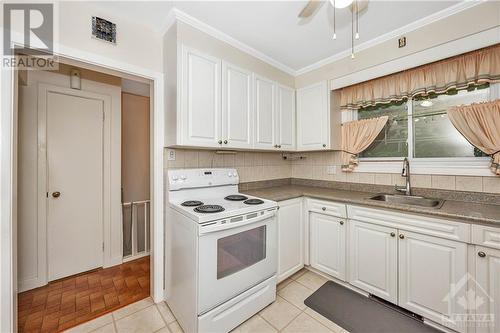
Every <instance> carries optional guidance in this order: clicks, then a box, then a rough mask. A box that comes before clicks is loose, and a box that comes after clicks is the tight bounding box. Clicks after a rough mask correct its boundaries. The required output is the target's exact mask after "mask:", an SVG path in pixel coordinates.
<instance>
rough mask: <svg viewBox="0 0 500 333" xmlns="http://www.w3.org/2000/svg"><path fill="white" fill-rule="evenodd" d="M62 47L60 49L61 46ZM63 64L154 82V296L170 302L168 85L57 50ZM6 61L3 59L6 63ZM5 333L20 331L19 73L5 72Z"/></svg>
mask: <svg viewBox="0 0 500 333" xmlns="http://www.w3.org/2000/svg"><path fill="white" fill-rule="evenodd" d="M12 39H13V40H12V42H11V47H12V48H14V47H24V46H25V45H24V38H23V36H22V35H21V34H17V33H13V34H12ZM56 44H57V43H56ZM54 49H55V50H58V52H57V53H56V55H57V56H59V57H60V58H62V59H67V60H70V61H75V62H79V63H81V64H84V65H85V66H87V67H88V68H93V69H94V70H96V68H97V70H99V69H101V71H103V72H105V73H106V72H107V73H115V75H118V76H120V77H127V76H132V77H134V78H136V77H139V78H142V79H144V80H147V81H150V82H151V96H152V98H151V111H152V112H151V115H152V116H151V117H150V122H151V123H150V128H151V141H150V142H151V143H152V144H151V147H150V149H151V155H150V156H151V173H150V174H151V177H150V182H151V194H150V195H151V213H152V227H151V241H152V244H151V245H152V246H151V257H150V258H151V259H150V260H151V284H152V290H151V296H152V298H153V300H154V302H156V303H158V302H161V301H163V300H164V299H165V288H164V225H163V207H164V202H163V197H164V192H163V179H164V176H163V149H164V131H165V122H164V112H165V111H164V82H165V74H164V73H163V72H161V71H155V70H151V69H149V68H145V67H141V66H137V65H134V64H130V63H126V62H122V61H116V60H114V59H111V58H107V57H103V56H101V55H99V54H96V53H91V52H87V51H82V50H79V49H74V48H70V47H66V46H64V45H61V44H57V45H54ZM3 57H4V56H3V55H2V56H1V58H2V59H3ZM0 74H1V75H0V110H1V113H0V157H1V159H0V331H2V332H3V331H5V332H14V331H16V329H17V289H18V288H17V181H16V177H17V171H16V170H17V126H18V124H17V97H18V96H17V70H15V69H14V68H9V67H2V68H0Z"/></svg>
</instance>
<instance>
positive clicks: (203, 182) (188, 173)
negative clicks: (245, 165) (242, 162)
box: [168, 169, 239, 191]
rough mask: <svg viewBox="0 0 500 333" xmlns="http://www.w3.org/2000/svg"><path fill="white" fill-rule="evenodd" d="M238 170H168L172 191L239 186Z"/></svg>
mask: <svg viewBox="0 0 500 333" xmlns="http://www.w3.org/2000/svg"><path fill="white" fill-rule="evenodd" d="M238 183H239V176H238V171H236V169H178V170H168V185H169V190H170V191H175V190H181V189H187V188H197V187H210V186H222V185H238Z"/></svg>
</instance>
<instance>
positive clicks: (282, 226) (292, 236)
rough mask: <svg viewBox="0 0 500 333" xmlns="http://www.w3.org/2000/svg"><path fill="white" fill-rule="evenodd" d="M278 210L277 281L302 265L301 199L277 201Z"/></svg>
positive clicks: (302, 229)
mask: <svg viewBox="0 0 500 333" xmlns="http://www.w3.org/2000/svg"><path fill="white" fill-rule="evenodd" d="M279 207H280V209H279V211H278V235H279V236H278V237H279V238H278V239H279V240H278V244H279V247H278V249H279V259H278V282H280V281H283V280H284V279H286V278H287V277H289V276H291V275H292V274H293V273H295V272H297V271H299V270H300V269H301V268H302V267H304V246H303V244H304V227H303V223H302V199H301V198H299V199H292V200H286V201H282V202H280V203H279Z"/></svg>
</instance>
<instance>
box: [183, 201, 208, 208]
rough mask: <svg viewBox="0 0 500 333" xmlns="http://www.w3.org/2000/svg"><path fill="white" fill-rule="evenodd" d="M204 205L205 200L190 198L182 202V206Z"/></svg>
mask: <svg viewBox="0 0 500 333" xmlns="http://www.w3.org/2000/svg"><path fill="white" fill-rule="evenodd" d="M201 205H203V202H201V201H199V200H188V201H184V202H183V203H181V206H185V207H196V206H201Z"/></svg>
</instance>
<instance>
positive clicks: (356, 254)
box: [348, 220, 398, 303]
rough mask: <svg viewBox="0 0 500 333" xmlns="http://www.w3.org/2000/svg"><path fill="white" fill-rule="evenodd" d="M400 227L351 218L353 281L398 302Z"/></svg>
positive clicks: (370, 291)
mask: <svg viewBox="0 0 500 333" xmlns="http://www.w3.org/2000/svg"><path fill="white" fill-rule="evenodd" d="M396 233H397V230H396V229H393V228H388V227H383V226H379V225H376V224H371V223H365V222H359V221H354V220H349V278H348V280H349V283H350V284H352V285H354V286H356V287H358V288H360V289H363V290H364V291H367V292H369V293H371V294H373V295H375V296H378V297H381V298H383V299H386V300H388V301H390V302H392V303H396V302H397V295H398V294H397V274H398V272H397V260H398V254H397V246H398V242H397V238H396Z"/></svg>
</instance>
